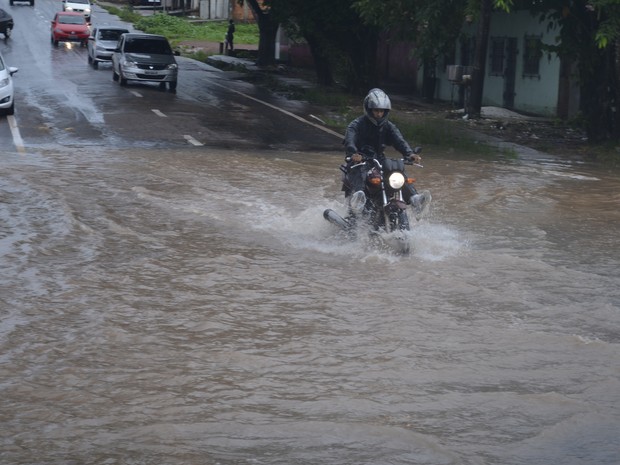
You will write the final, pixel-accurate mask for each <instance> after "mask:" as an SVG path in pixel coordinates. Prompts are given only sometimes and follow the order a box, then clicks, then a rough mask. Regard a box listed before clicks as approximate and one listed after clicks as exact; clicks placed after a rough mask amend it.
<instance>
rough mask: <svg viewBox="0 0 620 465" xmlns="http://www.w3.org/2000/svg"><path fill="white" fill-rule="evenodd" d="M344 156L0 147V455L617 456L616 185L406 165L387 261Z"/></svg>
mask: <svg viewBox="0 0 620 465" xmlns="http://www.w3.org/2000/svg"><path fill="white" fill-rule="evenodd" d="M340 161H341V155H340V154H339V153H336V152H334V153H291V152H286V151H281V152H262V153H261V152H258V153H257V152H254V153H245V152H243V153H242V152H235V151H224V150H222V151H217V150H211V149H209V150H207V149H203V148H195V149H191V148H183V149H182V150H178V151H174V150H169V149H161V150H159V149H153V150H144V151H143V150H140V149H131V150H118V151H106V150H104V149H97V148H96V147H95V148H90V147H89V148H88V149H87V150H83V151H80V152H79V153H78V152H77V151H69V150H67V151H59V150H49V151H43V152H39V153H34V154H29V155H28V156H22V155H18V154H11V153H9V154H5V155H3V158H2V172H3V174H2V176H1V177H0V254H1V257H2V268H3V273H2V278H1V279H0V305H1V307H2V312H1V313H0V344H1V355H0V360H1V362H0V399H2V400H1V405H2V408H1V409H0V421H1V423H2V425H3V427H2V433H0V434H1V444H2V446H1V451H2V453H1V455H0V462H1V463H2V464H11V465H18V464H63V465H67V464H127V465H142V464H162V465H163V464H166V465H181V464H182V465H188V464H222V465H229V464H230V465H232V464H269V465H273V464H282V465H290V464H330V465H339V464H342V465H345V464H346V465H353V464H356V465H358V464H377V465H379V464H420V465H436V464H437V465H440V464H441V465H443V464H459V465H460V464H463V465H470V464H471V465H473V464H485V465H526V464H527V465H532V464H536V465H558V464H562V465H584V464H592V465H605V464H609V465H612V464H617V463H618V451H619V450H620V434H618V433H619V430H618V425H619V424H620V413H619V411H618V406H619V405H620V356H619V344H620V313H619V308H620V290H619V289H620V278H619V277H618V274H619V271H620V246H619V242H618V233H619V232H620V210H619V209H618V205H619V202H620V196H619V194H618V185H619V183H618V182H619V179H618V174H617V173H609V172H606V171H603V170H596V169H594V168H592V167H588V166H585V165H563V164H561V163H558V162H556V161H554V160H546V161H528V160H518V161H517V160H515V161H490V160H488V161H485V160H458V159H454V158H451V157H449V156H448V155H445V154H428V155H427V156H426V157H425V168H424V169H423V170H418V171H417V172H416V173H415V175H416V177H417V179H418V182H417V185H418V188H420V189H430V190H431V191H432V193H433V199H434V200H433V208H432V210H431V213H430V216H429V217H427V218H425V219H423V220H421V221H420V222H418V223H416V224H415V225H414V228H413V231H412V234H411V239H410V240H411V244H412V247H413V253H412V254H411V256H408V257H397V256H394V255H391V254H390V253H388V252H386V251H381V250H373V249H372V248H369V247H365V246H364V244H363V243H362V244H360V242H349V241H347V240H346V239H344V238H342V237H341V236H339V234H338V233H337V231H336V230H335V229H334V227H333V226H332V225H330V224H329V223H327V222H326V221H325V220H324V219H323V218H322V211H323V209H324V208H327V207H330V208H334V209H336V210H340V211H342V209H343V206H342V203H341V201H342V198H341V193H340V192H339V188H340V186H339V183H338V169H337V168H338V164H339V163H340Z"/></svg>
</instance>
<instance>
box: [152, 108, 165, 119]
mask: <svg viewBox="0 0 620 465" xmlns="http://www.w3.org/2000/svg"><path fill="white" fill-rule="evenodd" d="M151 111H152V112H153V113H155V114H156V115H157V116H161V117H162V118H167V116H166V115H164V114H163V113H162V112H161V111H159V110H156V109H153V110H151Z"/></svg>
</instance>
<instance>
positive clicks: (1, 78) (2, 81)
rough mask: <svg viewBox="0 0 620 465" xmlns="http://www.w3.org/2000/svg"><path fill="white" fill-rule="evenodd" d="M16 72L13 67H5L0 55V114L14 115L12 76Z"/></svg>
mask: <svg viewBox="0 0 620 465" xmlns="http://www.w3.org/2000/svg"><path fill="white" fill-rule="evenodd" d="M16 72H17V68H14V67H13V66H10V67H7V66H6V63H5V61H4V58H3V57H2V55H0V114H2V113H4V114H6V115H12V114H13V113H15V101H14V100H13V97H14V90H13V79H12V76H13V75H14V74H15V73H16Z"/></svg>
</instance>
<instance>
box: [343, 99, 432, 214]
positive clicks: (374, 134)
mask: <svg viewBox="0 0 620 465" xmlns="http://www.w3.org/2000/svg"><path fill="white" fill-rule="evenodd" d="M391 109H392V103H391V102H390V98H389V97H388V96H387V94H386V93H385V92H383V91H382V90H381V89H378V88H374V89H371V90H370V91H369V92H368V95H366V97H365V98H364V115H362V116H359V117H357V118H356V119H354V120H353V121H351V122H350V123H349V125H348V126H347V130H346V132H345V136H344V141H343V144H344V146H345V151H346V157H345V161H346V163H347V164H346V175H345V177H344V182H343V186H342V190H343V191H344V192H345V197H349V196H350V197H351V198H350V206H351V208H352V209H353V211H354V212H356V213H359V212H361V210H362V209H363V208H364V205H365V203H366V195H365V194H364V183H365V182H366V176H367V170H365V169H364V166H363V165H359V166H356V165H358V164H359V163H360V162H361V161H362V160H363V158H364V155H363V154H365V155H366V156H367V157H368V156H369V155H370V153H372V154H373V155H372V156H374V157H381V158H383V150H384V149H385V147H386V146H392V147H394V148H395V149H396V150H397V151H398V152H400V153H401V155H402V156H403V158H405V159H410V160H412V161H414V162H415V163H418V164H419V163H420V162H421V161H422V157H421V156H420V155H418V154H416V153H414V151H413V149H412V148H411V147H410V146H409V144H408V143H407V141H406V140H405V139H404V137H403V135H402V134H401V132H400V130H399V129H398V128H397V127H396V125H395V124H394V123H392V122H391V121H389V120H388V116H389V113H390V110H391ZM369 152H370V153H369ZM380 161H381V160H380ZM403 199H404V200H405V202H406V203H408V204H412V205H413V206H414V207H415V209H416V211H417V212H420V211H422V209H423V206H424V203H425V201H426V199H425V196H424V195H421V194H418V193H417V191H416V190H415V187H413V185H412V184H408V185H406V186H405V188H403Z"/></svg>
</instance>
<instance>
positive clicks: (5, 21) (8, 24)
mask: <svg viewBox="0 0 620 465" xmlns="http://www.w3.org/2000/svg"><path fill="white" fill-rule="evenodd" d="M12 31H13V17H12V16H11V15H10V14H8V13H7V12H6V11H4V10H3V9H0V34H4V38H5V39H8V38H9V37H11V32H12Z"/></svg>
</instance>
